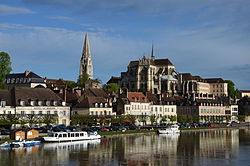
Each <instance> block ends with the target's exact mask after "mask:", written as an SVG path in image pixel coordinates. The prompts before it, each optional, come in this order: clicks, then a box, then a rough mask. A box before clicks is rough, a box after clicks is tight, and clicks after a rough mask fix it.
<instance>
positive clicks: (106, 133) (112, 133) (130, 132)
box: [98, 126, 248, 137]
mask: <svg viewBox="0 0 250 166" xmlns="http://www.w3.org/2000/svg"><path fill="white" fill-rule="evenodd" d="M244 128H248V126H234V127H232V126H231V127H227V126H225V127H224V126H223V127H197V128H180V130H181V132H193V131H194V132H200V131H204V130H232V129H244ZM157 131H158V129H153V130H126V131H124V132H122V131H102V132H98V134H100V135H101V136H103V137H111V136H119V135H135V134H152V133H157Z"/></svg>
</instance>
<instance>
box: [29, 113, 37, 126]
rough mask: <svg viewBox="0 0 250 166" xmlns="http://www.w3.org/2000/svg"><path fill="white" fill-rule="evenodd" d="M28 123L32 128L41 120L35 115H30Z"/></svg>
mask: <svg viewBox="0 0 250 166" xmlns="http://www.w3.org/2000/svg"><path fill="white" fill-rule="evenodd" d="M26 119H27V122H28V123H29V126H30V127H32V125H33V124H36V123H38V122H39V118H38V116H37V115H35V114H29V115H26Z"/></svg>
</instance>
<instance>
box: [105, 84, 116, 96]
mask: <svg viewBox="0 0 250 166" xmlns="http://www.w3.org/2000/svg"><path fill="white" fill-rule="evenodd" d="M119 89H120V86H119V85H118V84H116V83H111V84H106V85H104V86H103V90H105V91H106V92H109V93H112V92H115V93H116V94H118V92H119Z"/></svg>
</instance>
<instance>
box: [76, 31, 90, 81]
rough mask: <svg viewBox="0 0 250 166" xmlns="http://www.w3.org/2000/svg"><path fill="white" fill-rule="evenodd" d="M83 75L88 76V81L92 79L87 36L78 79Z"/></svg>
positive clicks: (86, 36)
mask: <svg viewBox="0 0 250 166" xmlns="http://www.w3.org/2000/svg"><path fill="white" fill-rule="evenodd" d="M83 74H88V75H89V78H90V79H93V64H92V59H91V54H90V45H89V40H88V34H87V33H86V35H85V41H84V45H83V51H82V58H81V61H80V73H79V77H81V76H82V75H83Z"/></svg>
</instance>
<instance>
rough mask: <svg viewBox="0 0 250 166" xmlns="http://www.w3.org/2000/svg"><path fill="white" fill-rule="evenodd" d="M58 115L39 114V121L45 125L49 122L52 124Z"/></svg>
mask: <svg viewBox="0 0 250 166" xmlns="http://www.w3.org/2000/svg"><path fill="white" fill-rule="evenodd" d="M57 119H58V115H54V114H53V115H51V114H46V115H42V116H41V121H40V122H41V123H44V124H46V125H47V126H48V125H50V124H54V123H56V122H57Z"/></svg>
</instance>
